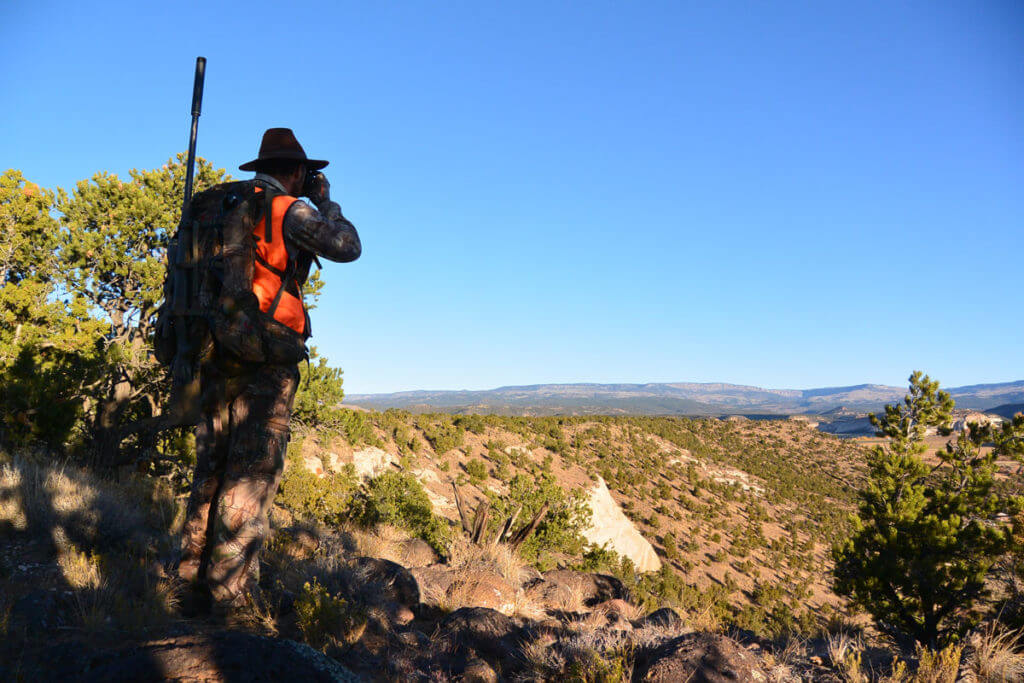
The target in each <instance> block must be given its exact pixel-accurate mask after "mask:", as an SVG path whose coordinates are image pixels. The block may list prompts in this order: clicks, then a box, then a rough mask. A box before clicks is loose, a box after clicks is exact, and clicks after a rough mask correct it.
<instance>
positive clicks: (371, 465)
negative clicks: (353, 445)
mask: <svg viewBox="0 0 1024 683" xmlns="http://www.w3.org/2000/svg"><path fill="white" fill-rule="evenodd" d="M394 462H395V456H393V455H391V454H390V453H388V452H387V451H385V450H383V449H380V448H377V447H376V446H370V447H369V448H364V449H362V450H359V451H356V452H355V453H353V454H352V465H353V467H355V468H356V476H357V477H359V478H360V479H369V478H371V477H376V476H377V475H378V474H380V473H382V472H384V471H385V470H387V469H388V468H390V467H391V465H392V464H394Z"/></svg>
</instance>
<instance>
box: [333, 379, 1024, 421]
mask: <svg viewBox="0 0 1024 683" xmlns="http://www.w3.org/2000/svg"><path fill="white" fill-rule="evenodd" d="M947 391H949V392H950V394H952V396H953V398H954V399H955V400H956V403H957V406H958V407H961V408H971V409H974V410H984V409H986V408H990V407H994V406H998V405H1000V404H1008V403H1021V402H1024V380H1017V381H1014V382H1003V383H998V384H972V385H968V386H963V387H953V388H947ZM905 394H906V387H896V386H886V385H881V384H857V385H853V386H846V387H820V388H814V389H765V388H762V387H755V386H749V385H742V384H726V383H721V382H711V383H696V382H669V383H645V384H593V383H582V384H530V385H522V386H503V387H498V388H496V389H489V390H483V391H401V392H395V393H390V394H352V395H349V396H347V397H346V402H347V403H349V404H353V405H357V406H361V407H364V408H376V409H380V410H384V409H387V408H402V409H405V410H411V411H414V412H424V411H440V412H456V413H471V412H479V413H499V414H514V415H554V414H566V415H588V414H591V415H592V414H613V415H614V414H621V415H717V414H730V413H739V414H744V413H749V414H761V415H765V414H779V415H796V414H819V415H821V414H824V413H828V412H830V411H836V410H839V409H842V410H843V411H845V412H864V411H877V410H880V409H881V408H882V406H883V405H885V404H886V403H892V402H894V401H898V400H901V399H902V398H903V396H904V395H905Z"/></svg>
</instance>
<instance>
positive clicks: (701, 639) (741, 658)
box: [635, 633, 768, 683]
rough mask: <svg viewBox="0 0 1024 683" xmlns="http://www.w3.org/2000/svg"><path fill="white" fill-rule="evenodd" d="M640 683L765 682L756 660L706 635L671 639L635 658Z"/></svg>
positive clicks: (720, 638) (725, 641) (728, 642)
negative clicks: (642, 682) (646, 682)
mask: <svg viewBox="0 0 1024 683" xmlns="http://www.w3.org/2000/svg"><path fill="white" fill-rule="evenodd" d="M635 670H636V671H637V672H638V675H637V679H638V680H641V681H664V682H665V683H668V682H669V681H690V682H691V683H727V682H732V681H754V682H757V681H767V680H768V676H767V674H766V673H765V671H764V669H763V668H762V667H761V664H760V662H759V661H758V659H757V657H755V656H754V655H753V654H751V653H750V652H748V651H747V650H746V649H744V648H743V646H741V645H740V644H738V643H737V642H736V641H734V640H731V639H729V638H726V637H725V636H721V635H717V634H710V633H693V634H689V635H685V636H680V637H679V638H674V639H673V640H670V641H668V642H667V643H665V644H663V645H660V646H658V647H656V648H654V649H652V650H649V651H647V652H645V653H641V654H640V656H638V657H637V665H636V669H635Z"/></svg>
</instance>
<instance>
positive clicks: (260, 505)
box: [178, 365, 299, 601]
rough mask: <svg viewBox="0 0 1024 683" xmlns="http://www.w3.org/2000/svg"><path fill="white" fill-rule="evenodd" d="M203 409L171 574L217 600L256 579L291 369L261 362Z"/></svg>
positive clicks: (293, 383) (284, 442)
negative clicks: (177, 561)
mask: <svg viewBox="0 0 1024 683" xmlns="http://www.w3.org/2000/svg"><path fill="white" fill-rule="evenodd" d="M230 383H231V384H234V385H235V387H234V388H232V387H230V386H229V387H228V388H227V390H226V391H225V392H224V394H226V396H228V397H231V398H222V399H220V400H219V401H217V402H216V404H215V405H212V406H210V407H209V408H208V409H207V410H205V411H204V413H203V416H202V417H201V418H200V421H199V424H197V425H196V469H195V474H194V477H193V479H192V493H191V496H190V497H189V501H188V511H187V517H186V521H185V527H184V529H183V531H182V543H181V547H182V555H181V562H180V564H179V567H178V574H179V576H181V577H182V578H183V579H185V580H186V581H190V582H198V583H205V584H206V585H207V586H208V587H209V588H210V591H211V593H212V594H213V597H214V598H215V599H217V600H221V601H223V600H232V599H234V598H235V597H238V596H240V595H242V594H243V593H245V592H247V591H248V590H249V589H250V588H252V587H253V586H255V585H256V584H257V582H258V581H259V552H260V548H261V547H262V546H263V542H264V540H265V538H266V536H267V531H268V521H267V513H268V512H269V510H270V506H271V504H272V503H273V501H274V495H275V494H276V493H277V487H278V484H280V482H281V472H282V470H283V469H284V456H285V449H286V448H287V446H288V438H289V431H288V423H289V420H290V418H291V410H292V402H293V400H294V398H295V390H296V388H297V387H298V383H299V370H298V367H297V366H281V365H265V366H262V367H260V368H259V369H258V370H256V371H255V372H254V373H253V374H252V375H248V376H246V377H245V378H243V379H241V380H230Z"/></svg>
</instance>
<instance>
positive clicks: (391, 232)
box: [0, 1, 1024, 393]
mask: <svg viewBox="0 0 1024 683" xmlns="http://www.w3.org/2000/svg"><path fill="white" fill-rule="evenodd" d="M322 5H323V6H321V5H319V4H307V3H273V4H271V3H260V2H245V3H236V6H235V8H234V9H232V8H230V7H229V4H228V3H219V2H204V3H196V4H191V5H188V4H186V3H160V4H159V6H157V3H138V2H133V3H115V2H108V3H102V5H101V4H99V3H72V2H63V3H53V2H35V3H28V2H8V3H5V7H4V10H3V21H2V28H0V59H2V63H3V69H2V70H0V93H2V100H3V101H2V105H3V106H2V108H0V124H2V125H0V166H2V167H3V168H7V167H14V168H20V169H22V170H23V171H24V172H25V173H26V175H27V176H28V177H29V178H30V179H31V180H33V181H35V182H38V183H40V184H42V185H45V186H49V187H56V186H63V187H71V186H72V185H73V183H74V182H75V181H76V180H78V179H81V178H86V177H88V176H90V175H92V174H93V173H94V172H96V171H98V170H108V171H111V172H115V173H118V174H121V175H125V174H126V173H127V171H128V169H130V168H133V167H136V168H153V167H157V166H159V165H161V164H162V163H163V162H164V161H165V160H166V159H167V158H169V157H170V156H171V155H172V154H174V153H175V152H178V151H181V150H183V149H184V148H185V146H186V139H187V132H188V125H189V100H190V96H191V87H192V69H193V66H194V61H195V57H196V56H197V55H204V56H206V57H207V58H208V59H209V65H208V70H207V81H206V97H205V101H204V106H203V117H202V120H201V123H200V132H199V152H200V154H201V155H202V156H204V157H206V158H208V159H210V160H211V161H212V162H213V163H214V164H216V165H217V166H219V167H226V168H228V169H229V170H232V171H233V172H234V173H235V174H236V175H245V174H241V173H240V172H238V171H237V170H236V167H237V165H238V164H240V163H242V162H244V161H247V160H249V159H250V158H252V157H254V156H255V154H256V151H257V147H258V145H259V140H260V136H261V134H262V132H263V130H264V129H265V128H267V127H271V126H290V127H292V128H294V129H295V131H296V133H297V135H298V136H299V140H300V141H301V142H302V144H303V145H304V146H305V148H306V151H307V152H308V153H309V154H310V156H314V157H320V158H326V159H329V160H330V161H331V165H330V166H329V167H328V168H327V169H326V170H327V174H328V177H329V178H330V180H331V183H332V187H333V193H334V197H335V199H337V200H338V201H339V202H340V203H341V205H342V207H343V209H344V211H345V213H346V215H347V216H349V217H350V218H351V219H352V220H353V221H354V222H355V224H356V225H357V227H358V228H359V231H360V234H361V236H362V238H363V244H364V255H363V257H362V258H361V259H360V260H359V261H358V262H356V263H354V264H350V265H335V264H329V265H327V266H326V272H325V276H326V281H327V292H326V295H325V296H324V297H323V299H322V300H321V303H320V307H319V308H318V309H317V310H316V311H314V314H313V315H314V321H313V326H314V332H315V337H314V339H313V343H314V344H315V345H317V346H318V347H319V349H320V351H321V352H322V353H324V355H326V356H327V357H328V358H329V359H330V360H331V361H332V363H333V364H336V365H340V366H341V367H343V368H344V370H345V377H346V381H345V382H346V389H347V391H348V392H349V393H362V392H377V391H394V390H403V389H428V388H431V389H455V388H471V389H483V388H490V387H494V386H498V385H502V384H527V383H539V382H579V381H592V382H612V381H622V382H646V381H724V382H735V383H743V384H756V385H761V386H768V387H787V388H804V387H813V386H824V385H843V384H853V383H861V382H879V383H888V384H901V383H903V382H904V380H905V378H906V376H907V375H908V374H909V373H910V371H911V370H913V369H918V368H920V369H923V370H925V371H926V372H929V373H931V374H932V376H933V377H937V378H938V379H940V380H941V381H942V382H943V384H945V385H958V384H966V383H974V382H989V381H1008V380H1014V379H1020V378H1022V377H1024V353H1022V347H1024V344H1022V339H1024V305H1022V289H1024V288H1022V285H1024V276H1022V272H1021V257H1022V246H1024V5H1022V4H1021V3H1019V2H1011V1H1006V2H975V3H966V2H950V3H946V2H931V1H928V2H900V3H892V2H877V3H838V2H836V3H830V2H825V3H823V2H805V3H787V2H778V3H775V2H773V3H764V2H742V3H740V2H714V3H710V2H709V3H688V2H674V1H673V2H661V3H657V2H624V1H623V2H615V3H609V2H574V3H568V2H515V3H511V2H507V3H492V2H430V3H428V2H386V3H383V2H382V3H369V2H363V3H344V4H341V3H338V4H335V3H322ZM100 7H101V8H100Z"/></svg>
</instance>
